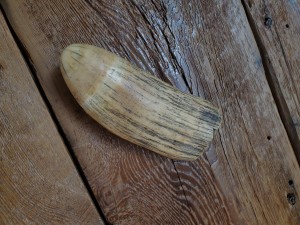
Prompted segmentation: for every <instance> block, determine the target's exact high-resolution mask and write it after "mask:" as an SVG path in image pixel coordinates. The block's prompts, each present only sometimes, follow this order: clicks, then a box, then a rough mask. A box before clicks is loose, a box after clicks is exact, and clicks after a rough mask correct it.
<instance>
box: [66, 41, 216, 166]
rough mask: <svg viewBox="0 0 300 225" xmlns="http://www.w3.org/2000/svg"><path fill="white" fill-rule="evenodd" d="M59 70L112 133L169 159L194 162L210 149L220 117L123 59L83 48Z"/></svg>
mask: <svg viewBox="0 0 300 225" xmlns="http://www.w3.org/2000/svg"><path fill="white" fill-rule="evenodd" d="M61 71H62V74H63V77H64V79H65V81H66V84H67V86H68V87H69V89H70V91H71V93H72V94H73V95H74V97H75V99H76V100H77V101H78V103H79V104H80V105H81V107H82V108H83V109H84V110H85V111H86V112H87V113H88V114H89V115H90V116H91V117H93V118H94V119H95V120H96V121H97V122H98V123H100V124H101V125H102V126H104V127H105V128H107V129H108V130H110V131H111V132H112V133H114V134H116V135H118V136H120V137H122V138H124V139H126V140H128V141H130V142H132V143H135V144H137V145H139V146H142V147H145V148H147V149H149V150H152V151H154V152H156V153H159V154H161V155H164V156H167V157H170V158H172V159H180V160H194V159H196V158H197V157H198V156H199V155H200V154H201V153H202V152H204V150H205V149H206V148H207V147H208V145H209V142H210V141H211V140H212V138H213V131H214V129H218V127H219V125H220V122H221V116H220V114H219V111H218V109H217V108H215V107H214V106H212V105H211V103H209V102H208V101H206V100H203V99H201V98H199V97H196V96H193V95H189V94H185V93H182V92H180V91H179V90H177V89H175V88H173V87H172V86H170V85H168V84H167V83H165V82H163V81H161V80H159V79H157V78H155V77H154V76H152V75H150V74H148V73H146V72H144V71H142V70H140V69H138V68H136V67H134V66H133V65H132V64H130V63H129V62H128V61H126V60H125V59H122V58H120V57H118V56H117V55H115V54H113V53H111V52H108V51H106V50H104V49H102V48H97V47H95V46H91V45H85V44H73V45H70V46H69V47H67V48H66V49H65V50H64V51H63V53H62V56H61Z"/></svg>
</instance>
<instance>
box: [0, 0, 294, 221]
mask: <svg viewBox="0 0 300 225" xmlns="http://www.w3.org/2000/svg"><path fill="white" fill-rule="evenodd" d="M4 9H5V11H6V13H7V15H8V16H9V19H10V21H11V23H12V25H13V27H14V29H15V30H16V32H17V34H18V36H19V37H20V39H21V41H22V42H23V44H24V45H25V47H26V48H27V51H28V52H29V54H30V56H31V58H32V61H33V63H34V66H35V68H36V70H37V73H38V76H39V79H40V81H41V83H42V85H43V88H44V89H45V92H46V94H47V96H48V98H49V101H50V102H51V104H52V106H53V108H54V110H55V113H56V115H57V116H58V119H59V121H60V122H61V124H62V126H63V129H64V131H65V133H66V135H67V137H68V140H69V141H70V143H71V145H72V146H73V149H74V151H75V153H76V155H77V157H78V160H79V161H80V163H81V165H82V167H83V168H84V171H85V174H86V176H87V177H88V180H89V182H90V184H91V186H92V188H93V190H94V192H95V195H96V196H97V199H98V201H99V203H100V205H101V207H102V208H103V209H104V212H105V214H106V216H107V217H108V219H109V221H111V222H114V223H124V224H126V223H127V224H128V223H131V224H134V223H139V222H140V223H146V224H148V223H160V224H163V223H172V224H175V223H176V224H190V223H193V224H200V223H204V224H212V223H213V224H226V223H231V222H233V218H234V214H235V211H238V213H239V220H240V221H239V222H236V223H237V224H298V223H299V214H298V213H297V212H298V211H299V202H298V201H296V204H294V205H291V204H289V202H288V200H287V195H288V194H294V195H295V196H296V197H297V196H298V191H299V185H300V178H299V175H298V174H299V172H300V171H299V166H298V164H297V162H296V159H295V157H294V155H293V151H292V148H291V146H290V143H289V140H288V138H287V135H286V132H285V130H284V127H283V125H282V123H281V121H280V117H279V115H278V112H277V109H276V105H275V103H274V101H273V98H272V95H271V92H270V89H269V87H268V83H267V81H266V78H265V72H264V68H263V67H262V63H261V58H260V55H259V52H258V49H257V47H256V44H255V40H254V38H253V35H252V33H251V29H250V27H249V25H248V22H247V18H246V16H245V13H244V10H243V7H242V5H241V3H240V2H237V1H226V2H223V1H221V2H220V1H204V0H203V1H123V2H121V1H108V2H107V1H85V2H78V1H76V3H75V1H64V3H62V2H60V1H52V2H47V3H45V2H43V3H38V2H34V3H33V1H25V2H24V1H23V3H21V1H19V2H17V1H4ZM74 42H85V43H89V44H94V45H97V46H102V47H104V48H106V49H108V50H111V51H113V52H116V53H118V54H119V55H121V56H123V57H126V58H128V59H129V60H130V61H131V62H133V63H135V64H136V65H137V66H139V67H141V68H143V69H146V70H148V71H149V72H151V73H153V74H156V75H158V76H159V77H161V78H162V79H164V80H165V81H167V82H170V83H172V84H173V85H175V86H177V87H178V88H179V89H180V90H182V91H185V92H188V91H192V92H193V94H195V95H200V96H203V97H205V98H206V99H209V100H211V101H213V102H214V103H215V104H216V105H218V106H219V107H220V108H221V109H222V112H223V118H224V121H223V123H222V125H221V129H220V132H218V133H217V134H216V137H215V140H214V143H213V144H212V147H211V149H210V150H209V151H208V153H207V158H208V161H209V162H210V164H211V168H212V169H213V172H214V174H213V173H212V172H211V168H210V165H209V164H208V163H207V161H206V160H204V159H203V158H200V159H198V160H197V161H196V162H192V163H187V162H175V163H174V164H175V167H173V162H172V161H170V160H168V159H165V158H162V157H159V156H157V155H154V154H152V153H150V152H148V151H144V152H141V151H139V150H136V149H135V148H136V147H135V146H133V145H130V144H128V143H126V142H125V141H123V140H120V139H118V138H116V137H114V136H112V135H110V134H109V133H108V132H106V131H105V130H103V129H102V128H101V127H100V126H97V125H96V124H95V123H94V122H93V121H92V120H91V119H89V118H88V117H87V116H86V115H85V114H84V113H83V112H82V110H81V109H80V108H79V107H78V106H77V105H76V103H75V102H74V100H73V99H72V97H71V96H70V94H69V92H68V91H67V90H66V86H65V85H64V83H63V81H62V79H61V77H60V76H61V75H60V73H59V71H58V57H59V53H60V52H61V50H62V48H64V47H66V46H67V45H68V44H70V43H74ZM269 136H270V137H271V139H270V140H269V139H268V137H269ZM214 176H216V177H217V178H218V180H219V181H220V182H221V186H222V189H223V191H224V193H226V199H227V201H228V202H229V204H230V205H229V206H228V205H226V204H225V200H224V195H223V194H222V192H221V191H220V189H219V186H218V185H217V184H216V182H215V178H214ZM178 178H180V179H178ZM290 179H293V182H294V185H293V186H290V185H289V182H288V181H289V180H290ZM297 198H298V197H297ZM231 210H232V211H231Z"/></svg>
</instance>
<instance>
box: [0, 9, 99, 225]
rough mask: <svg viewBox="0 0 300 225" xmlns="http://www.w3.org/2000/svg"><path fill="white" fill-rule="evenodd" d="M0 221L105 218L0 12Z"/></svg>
mask: <svg viewBox="0 0 300 225" xmlns="http://www.w3.org/2000/svg"><path fill="white" fill-rule="evenodd" d="M0 52H1V54H0V93H1V95H0V224H78V223H80V224H103V223H102V220H101V218H100V216H99V214H98V212H97V211H96V208H95V206H94V205H93V204H92V201H91V199H90V198H89V196H88V192H87V190H86V189H85V187H84V185H83V183H82V181H81V180H80V177H79V175H78V173H77V171H76V169H75V167H74V165H73V163H72V161H71V158H70V156H69V155H68V152H67V149H66V148H65V146H64V144H63V142H62V140H61V137H60V136H59V134H58V132H57V130H56V128H55V125H54V123H53V121H52V119H51V117H50V115H49V113H48V111H47V108H46V106H45V104H44V103H43V100H42V98H41V96H40V94H39V92H38V90H37V88H36V86H35V83H34V81H33V80H32V77H31V75H30V72H29V70H28V68H27V66H26V64H25V62H24V60H23V58H22V56H21V53H20V51H19V49H18V47H17V45H16V44H15V42H14V40H13V38H12V36H11V34H10V31H9V29H8V27H7V25H6V23H5V21H4V18H3V15H2V13H1V15H0Z"/></svg>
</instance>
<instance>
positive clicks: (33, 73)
mask: <svg viewBox="0 0 300 225" xmlns="http://www.w3.org/2000/svg"><path fill="white" fill-rule="evenodd" d="M0 11H1V13H2V14H3V16H4V19H5V22H6V24H7V26H8V28H9V31H10V33H11V35H12V37H13V39H14V41H15V43H16V45H17V46H18V48H19V50H20V52H21V55H22V57H23V58H24V61H25V63H26V65H27V67H28V69H29V71H30V74H31V77H32V79H33V81H34V83H35V85H36V87H37V89H38V91H39V94H40V95H41V97H42V99H43V101H44V103H45V105H46V107H47V110H48V112H49V114H50V116H51V119H52V120H53V123H54V124H55V127H56V129H57V131H58V133H59V135H60V136H61V138H62V140H63V143H64V145H65V146H66V148H67V150H68V153H69V156H70V158H71V160H72V162H73V164H74V166H75V168H76V170H77V172H78V174H79V177H80V178H81V180H82V182H83V184H84V186H85V188H86V189H87V191H88V194H89V196H90V198H91V200H92V202H93V204H94V206H95V208H96V209H97V212H98V214H99V216H100V217H101V219H102V220H103V222H104V223H105V224H106V225H111V224H110V223H109V222H108V221H107V219H106V217H105V215H104V213H103V211H102V209H101V208H100V205H99V204H98V202H97V199H96V197H95V195H94V193H93V191H92V188H91V187H90V185H89V183H88V181H87V178H86V177H85V175H84V172H83V170H82V168H81V166H80V163H79V162H78V160H77V158H76V155H75V154H74V152H73V150H72V147H71V145H70V143H69V142H68V140H67V137H66V135H65V133H64V131H63V129H62V127H61V126H60V124H59V122H58V119H57V117H56V115H55V113H54V111H53V109H52V107H51V104H50V102H49V100H48V98H47V96H46V94H45V92H44V90H43V88H42V86H41V84H40V82H39V80H38V77H37V75H36V69H35V68H34V64H33V62H32V60H31V57H30V55H29V53H28V51H27V49H26V48H25V46H24V45H23V43H22V42H21V40H20V39H19V37H18V36H17V34H16V32H15V31H14V29H13V28H12V26H11V24H10V22H9V20H8V18H7V15H6V14H5V11H4V9H3V8H2V5H1V4H0Z"/></svg>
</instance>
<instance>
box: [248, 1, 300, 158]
mask: <svg viewBox="0 0 300 225" xmlns="http://www.w3.org/2000/svg"><path fill="white" fill-rule="evenodd" d="M244 5H245V7H246V10H247V12H248V14H249V20H250V21H251V24H252V26H253V29H254V30H255V33H256V38H257V39H258V42H260V50H261V52H262V54H263V58H264V60H265V64H266V68H267V71H268V78H269V80H270V82H271V83H272V89H273V90H272V91H273V93H274V95H275V97H276V98H277V103H278V105H279V110H280V112H281V117H282V119H283V122H284V123H285V127H286V129H287V131H288V134H289V137H290V139H291V142H292V144H293V147H294V150H295V154H296V156H297V158H298V161H299V162H300V47H299V46H300V2H299V1H295V0H288V1H283V0H280V1H270V0H268V1H248V2H247V1H245V4H244Z"/></svg>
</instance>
